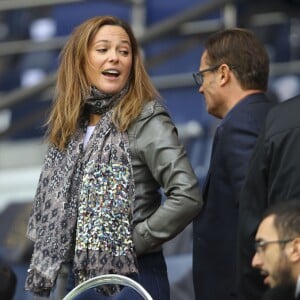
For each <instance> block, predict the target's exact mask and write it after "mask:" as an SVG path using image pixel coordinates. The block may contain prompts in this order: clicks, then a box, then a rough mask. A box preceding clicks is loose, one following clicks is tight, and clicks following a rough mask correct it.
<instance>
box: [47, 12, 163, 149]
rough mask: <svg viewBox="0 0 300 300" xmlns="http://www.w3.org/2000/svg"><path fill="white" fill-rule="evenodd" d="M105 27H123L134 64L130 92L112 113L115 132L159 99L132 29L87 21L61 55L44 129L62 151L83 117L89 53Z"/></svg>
mask: <svg viewBox="0 0 300 300" xmlns="http://www.w3.org/2000/svg"><path fill="white" fill-rule="evenodd" d="M104 25H114V26H120V27H122V28H123V29H124V30H125V31H126V33H127V34H128V37H129V39H130V43H131V48H132V62H133V63H132V70H131V74H130V76H129V78H130V79H129V80H130V82H129V90H128V93H127V94H126V96H125V97H124V98H123V99H122V101H121V102H120V103H119V104H118V105H117V106H116V107H115V109H114V112H113V122H114V124H115V125H116V126H117V128H118V129H119V130H120V131H125V130H127V129H128V127H129V125H130V124H131V123H132V121H133V120H134V119H136V118H137V116H138V115H139V114H140V112H141V110H142V107H143V105H144V103H145V102H148V101H151V100H153V99H159V98H160V96H159V93H158V91H157V90H156V88H155V87H154V85H153V84H152V81H151V79H150V77H149V75H148V74H147V72H146V69H145V66H144V64H143V60H142V56H141V53H140V50H139V46H138V43H137V40H136V38H135V36H134V34H133V32H132V29H131V27H130V26H129V25H128V24H127V23H126V22H125V21H123V20H121V19H119V18H117V17H114V16H100V17H93V18H91V19H88V20H87V21H85V22H83V23H82V24H80V25H79V26H78V27H76V28H75V29H74V31H73V32H72V34H71V36H70V38H69V39H68V41H67V43H66V44H65V46H64V48H63V49H62V51H61V53H60V65H59V68H58V73H57V81H56V87H55V96H54V102H53V106H52V109H51V111H50V115H49V119H48V121H47V123H46V125H47V127H48V129H47V140H48V141H49V142H50V143H52V144H54V145H55V146H56V147H58V148H59V149H61V150H64V149H65V148H66V146H67V144H68V142H69V140H70V138H71V136H72V135H73V134H74V133H75V131H76V129H77V128H78V125H79V120H80V118H81V117H82V115H83V111H84V110H83V107H84V99H86V97H87V95H88V93H89V91H90V83H89V81H88V79H87V76H86V72H85V69H86V68H85V66H86V64H87V63H88V49H89V47H90V45H91V43H92V41H93V39H94V37H95V35H96V34H97V32H98V30H99V29H100V28H101V27H102V26H104Z"/></svg>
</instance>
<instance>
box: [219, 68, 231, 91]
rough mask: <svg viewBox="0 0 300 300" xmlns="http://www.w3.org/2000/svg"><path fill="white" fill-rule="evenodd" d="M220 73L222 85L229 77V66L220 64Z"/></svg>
mask: <svg viewBox="0 0 300 300" xmlns="http://www.w3.org/2000/svg"><path fill="white" fill-rule="evenodd" d="M219 72H220V73H219V74H220V77H219V78H220V84H221V86H224V85H225V84H226V83H227V82H228V81H229V79H230V68H229V66H228V65H227V64H222V65H221V66H220V69H219Z"/></svg>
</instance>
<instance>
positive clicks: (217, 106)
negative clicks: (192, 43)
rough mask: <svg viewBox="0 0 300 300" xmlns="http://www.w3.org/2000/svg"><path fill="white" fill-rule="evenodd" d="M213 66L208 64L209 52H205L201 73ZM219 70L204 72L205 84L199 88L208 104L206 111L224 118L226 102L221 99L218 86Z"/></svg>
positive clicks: (202, 57) (200, 68) (202, 58)
mask: <svg viewBox="0 0 300 300" xmlns="http://www.w3.org/2000/svg"><path fill="white" fill-rule="evenodd" d="M210 67H212V66H210V65H208V64H207V52H206V51H204V52H203V54H202V56H201V61H200V66H199V71H200V72H201V71H202V70H206V69H208V68H210ZM217 75H218V68H217V69H214V70H211V71H207V72H203V74H202V77H203V83H202V85H201V86H200V87H199V92H200V93H201V94H203V96H204V98H205V103H206V110H207V112H208V113H209V114H211V115H213V116H215V117H217V118H222V117H223V106H224V101H223V100H222V97H220V96H221V95H220V91H219V88H218V84H217Z"/></svg>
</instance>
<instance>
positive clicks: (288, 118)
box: [266, 95, 300, 134]
mask: <svg viewBox="0 0 300 300" xmlns="http://www.w3.org/2000/svg"><path fill="white" fill-rule="evenodd" d="M299 112H300V95H299V96H296V97H293V98H290V99H288V100H285V101H284V102H281V103H279V104H277V105H275V107H273V108H272V109H270V111H269V113H268V116H267V120H266V128H267V130H269V131H270V132H269V133H270V134H274V133H276V132H279V131H285V130H291V129H298V128H299V129H300V118H299Z"/></svg>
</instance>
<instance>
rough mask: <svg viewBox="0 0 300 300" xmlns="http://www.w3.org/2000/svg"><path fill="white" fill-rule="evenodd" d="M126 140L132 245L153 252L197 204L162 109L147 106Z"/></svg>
mask: <svg viewBox="0 0 300 300" xmlns="http://www.w3.org/2000/svg"><path fill="white" fill-rule="evenodd" d="M128 135H129V145H130V150H131V154H132V166H133V173H134V181H135V203H134V211H133V223H134V230H133V241H134V244H135V247H136V253H137V255H141V254H144V253H148V252H154V251H158V250H159V249H160V248H161V245H162V243H164V242H165V241H167V240H170V239H171V238H173V237H174V236H176V235H177V234H178V233H179V232H180V231H182V230H183V229H184V228H185V227H186V225H188V224H189V223H190V222H191V221H192V219H193V218H194V216H196V215H197V214H198V213H199V211H200V209H201V207H202V204H203V200H202V196H201V192H200V188H199V184H198V180H197V177H196V175H195V174H194V171H193V169H192V167H191V165H190V162H189V160H188V157H187V154H186V151H185V149H184V147H183V145H182V144H181V142H180V141H179V139H178V135H177V129H176V127H175V126H174V124H173V122H172V120H171V118H170V116H169V114H168V113H167V111H166V110H165V108H164V107H163V105H162V104H160V103H159V102H157V101H151V102H149V103H147V104H146V105H145V107H144V109H143V110H142V113H141V114H140V116H139V117H138V119H137V120H136V121H135V122H134V123H133V124H132V125H131V126H130V128H129V129H128ZM160 188H161V189H160ZM161 191H163V193H164V194H165V197H164V196H162V194H161Z"/></svg>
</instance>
